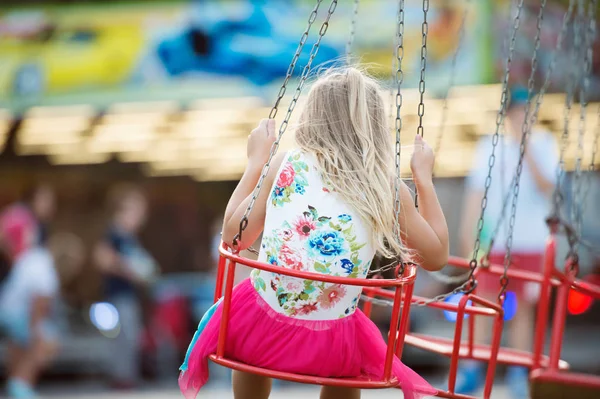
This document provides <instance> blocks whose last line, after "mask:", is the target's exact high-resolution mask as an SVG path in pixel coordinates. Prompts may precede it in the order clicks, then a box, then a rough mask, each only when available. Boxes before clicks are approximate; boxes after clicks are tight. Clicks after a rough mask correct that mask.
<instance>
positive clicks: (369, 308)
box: [363, 290, 375, 319]
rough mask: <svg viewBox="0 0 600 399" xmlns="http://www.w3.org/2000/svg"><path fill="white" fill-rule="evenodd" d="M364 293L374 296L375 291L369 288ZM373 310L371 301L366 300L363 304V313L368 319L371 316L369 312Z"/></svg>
mask: <svg viewBox="0 0 600 399" xmlns="http://www.w3.org/2000/svg"><path fill="white" fill-rule="evenodd" d="M366 295H367V296H368V297H369V298H375V292H374V291H372V290H369V291H367V292H366ZM372 310H373V302H369V301H366V302H365V304H364V306H363V313H364V314H365V316H367V317H368V318H369V319H370V318H371V312H372Z"/></svg>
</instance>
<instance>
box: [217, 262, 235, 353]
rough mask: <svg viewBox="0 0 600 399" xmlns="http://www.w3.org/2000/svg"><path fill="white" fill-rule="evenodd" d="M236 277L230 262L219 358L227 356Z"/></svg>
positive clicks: (218, 351)
mask: <svg viewBox="0 0 600 399" xmlns="http://www.w3.org/2000/svg"><path fill="white" fill-rule="evenodd" d="M234 277H235V262H232V261H231V260H230V261H229V264H228V266H227V281H226V283H225V298H224V299H223V313H222V315H221V328H220V329H219V340H218V342H217V357H219V358H222V357H224V356H225V344H226V340H227V327H228V323H229V310H230V309H231V296H232V293H233V279H234Z"/></svg>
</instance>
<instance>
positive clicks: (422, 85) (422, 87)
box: [415, 0, 429, 210]
mask: <svg viewBox="0 0 600 399" xmlns="http://www.w3.org/2000/svg"><path fill="white" fill-rule="evenodd" d="M428 12H429V0H423V23H422V24H421V75H420V78H419V107H418V109H417V114H418V115H419V126H417V135H419V136H421V137H423V136H424V134H425V129H424V128H423V115H425V70H426V69H427V36H428V34H429V23H428V22H427V13H428ZM415 208H417V210H418V209H419V193H418V192H417V187H416V186H415Z"/></svg>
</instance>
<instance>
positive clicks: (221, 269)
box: [214, 255, 227, 303]
mask: <svg viewBox="0 0 600 399" xmlns="http://www.w3.org/2000/svg"><path fill="white" fill-rule="evenodd" d="M226 261H227V259H226V258H225V257H224V256H223V255H221V256H219V266H218V267H217V284H216V287H215V298H214V301H215V303H217V301H218V300H219V299H220V298H221V297H222V296H223V278H224V277H225V263H226Z"/></svg>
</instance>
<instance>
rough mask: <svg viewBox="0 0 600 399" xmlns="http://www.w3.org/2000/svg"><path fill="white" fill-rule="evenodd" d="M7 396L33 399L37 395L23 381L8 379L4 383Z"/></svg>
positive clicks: (15, 398) (17, 398)
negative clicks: (5, 383)
mask: <svg viewBox="0 0 600 399" xmlns="http://www.w3.org/2000/svg"><path fill="white" fill-rule="evenodd" d="M6 391H7V393H8V397H9V398H13V399H35V398H37V395H36V393H35V391H34V390H33V388H32V387H31V386H30V385H29V384H27V383H26V382H25V381H21V380H18V379H14V378H13V379H10V380H8V383H7V385H6Z"/></svg>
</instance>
